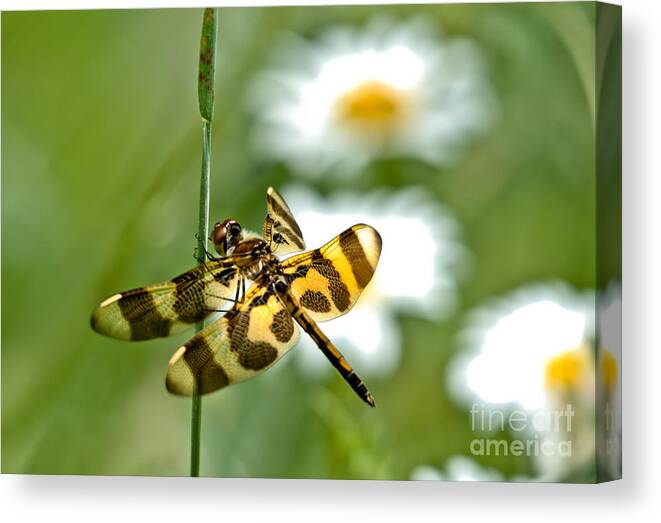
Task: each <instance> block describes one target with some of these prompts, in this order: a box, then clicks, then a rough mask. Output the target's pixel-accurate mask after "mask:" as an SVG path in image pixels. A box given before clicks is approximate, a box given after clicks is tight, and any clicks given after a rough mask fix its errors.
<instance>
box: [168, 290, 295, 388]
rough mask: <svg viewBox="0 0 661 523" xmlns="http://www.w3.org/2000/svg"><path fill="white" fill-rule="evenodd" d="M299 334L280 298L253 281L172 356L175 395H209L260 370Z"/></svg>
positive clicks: (170, 384)
mask: <svg viewBox="0 0 661 523" xmlns="http://www.w3.org/2000/svg"><path fill="white" fill-rule="evenodd" d="M298 338H299V332H298V328H297V327H296V325H295V324H294V322H293V320H292V317H291V315H290V314H289V312H287V309H286V308H285V307H284V305H283V304H282V302H281V301H280V299H279V298H278V296H277V295H276V294H275V293H274V292H273V291H272V290H270V289H268V288H267V287H266V286H262V285H261V284H259V283H255V284H253V285H252V286H251V287H250V289H248V292H247V293H246V296H245V298H244V300H243V301H242V303H241V304H237V305H236V306H235V307H233V308H232V309H231V310H230V311H229V312H228V313H227V314H226V315H225V316H223V317H222V318H219V319H218V320H217V321H215V322H214V323H212V324H210V325H208V326H207V327H205V328H204V329H203V330H202V331H200V332H199V333H198V334H196V335H195V336H193V337H192V338H191V339H190V340H188V341H187V342H186V343H185V344H184V345H182V346H181V347H179V349H177V351H176V352H175V353H174V355H173V356H172V359H171V360H170V365H169V367H168V374H167V378H166V386H167V389H168V391H170V392H171V393H172V394H178V395H181V396H190V395H192V394H193V392H194V391H195V390H197V391H198V393H199V394H208V393H209V392H213V391H216V390H218V389H221V388H223V387H226V386H227V385H230V384H232V383H238V382H241V381H244V380H247V379H249V378H252V377H254V376H256V375H257V374H260V373H261V372H263V371H265V370H266V369H268V368H269V367H270V366H271V365H273V364H274V363H275V362H276V361H278V360H279V359H280V358H281V357H282V356H284V355H285V354H286V353H287V352H288V351H289V350H290V349H291V348H292V347H293V346H294V345H295V344H296V342H297V341H298Z"/></svg>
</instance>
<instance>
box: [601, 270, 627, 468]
mask: <svg viewBox="0 0 661 523" xmlns="http://www.w3.org/2000/svg"><path fill="white" fill-rule="evenodd" d="M597 322H598V325H599V336H600V340H599V356H598V360H597V365H598V367H597V369H598V372H597V375H598V377H599V379H598V382H597V383H598V389H597V390H598V391H599V394H598V396H597V397H598V398H599V400H600V401H599V402H598V404H597V408H598V409H599V411H600V413H601V416H600V418H599V426H598V428H599V430H598V434H599V436H600V438H601V441H600V444H599V446H598V450H599V455H598V457H599V460H600V463H601V465H602V470H603V471H604V472H605V473H606V474H607V476H608V478H609V479H614V478H619V477H620V476H621V475H622V379H621V367H622V364H621V361H622V290H621V287H620V284H619V283H615V282H612V283H610V284H609V285H608V286H607V287H606V289H605V290H604V291H603V292H602V293H601V294H600V295H599V300H598V320H597Z"/></svg>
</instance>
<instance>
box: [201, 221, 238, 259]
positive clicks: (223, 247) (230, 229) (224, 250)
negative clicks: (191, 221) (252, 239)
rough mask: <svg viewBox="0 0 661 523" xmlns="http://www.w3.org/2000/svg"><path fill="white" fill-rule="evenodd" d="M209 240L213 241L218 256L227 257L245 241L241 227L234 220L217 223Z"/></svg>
mask: <svg viewBox="0 0 661 523" xmlns="http://www.w3.org/2000/svg"><path fill="white" fill-rule="evenodd" d="M209 239H210V240H211V241H213V245H214V247H215V248H216V252H217V253H218V254H220V255H221V256H227V255H228V254H230V253H231V251H232V250H233V249H234V247H236V246H237V245H238V243H239V242H240V241H241V240H242V239H243V232H242V229H241V225H240V224H239V222H237V221H236V220H232V219H229V220H225V221H224V222H216V225H214V226H213V232H212V233H211V237H210V238H209Z"/></svg>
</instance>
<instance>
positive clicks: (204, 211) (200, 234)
mask: <svg viewBox="0 0 661 523" xmlns="http://www.w3.org/2000/svg"><path fill="white" fill-rule="evenodd" d="M202 134H203V146H202V177H201V179H200V207H199V216H198V227H197V250H196V253H197V261H198V262H199V263H204V256H205V254H204V253H205V252H206V250H207V238H208V237H209V200H210V191H209V181H210V178H211V122H208V121H205V122H204V126H203V131H202ZM203 328H204V322H203V321H202V322H200V323H198V324H197V330H198V331H201V330H202V329H203ZM201 426H202V396H200V395H199V394H198V393H197V391H195V392H194V393H193V398H192V408H191V435H190V436H191V449H190V475H191V476H192V477H197V476H199V475H200V430H201Z"/></svg>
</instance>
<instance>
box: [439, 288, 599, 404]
mask: <svg viewBox="0 0 661 523" xmlns="http://www.w3.org/2000/svg"><path fill="white" fill-rule="evenodd" d="M593 310H594V295H593V293H591V292H588V293H578V292H576V291H574V290H572V289H571V288H570V287H568V286H567V285H565V284H563V283H560V282H555V283H549V284H535V285H530V286H527V287H524V288H522V289H520V290H518V291H516V292H514V293H512V294H511V295H510V296H507V297H505V298H503V299H501V300H498V301H496V302H494V303H492V304H490V305H489V306H486V307H484V308H481V309H479V310H477V311H476V312H475V313H473V315H472V316H471V317H470V319H469V321H468V326H467V328H466V329H465V331H464V332H463V333H462V336H461V338H462V340H461V345H462V347H464V349H463V350H462V351H461V352H460V353H459V355H458V356H457V357H456V359H455V360H454V362H453V363H452V364H451V365H450V366H449V376H448V383H449V386H450V388H451V390H452V392H453V393H454V394H455V395H456V396H457V397H459V398H460V399H462V400H464V401H465V402H467V403H472V402H474V401H476V400H477V401H480V402H483V403H485V404H490V405H504V406H507V405H511V406H512V407H517V406H518V407H523V408H524V409H528V410H534V409H539V408H545V407H548V406H549V402H550V401H552V398H553V396H554V394H564V392H565V391H566V390H567V389H568V388H572V390H574V391H575V392H577V393H579V394H588V395H589V396H590V397H592V395H593V393H594V387H593V386H594V363H593V358H592V355H591V351H590V347H591V341H590V340H591V339H592V337H593V332H594V312H593Z"/></svg>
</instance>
